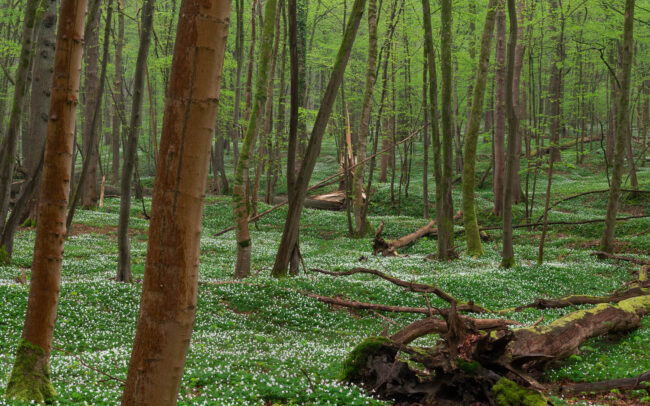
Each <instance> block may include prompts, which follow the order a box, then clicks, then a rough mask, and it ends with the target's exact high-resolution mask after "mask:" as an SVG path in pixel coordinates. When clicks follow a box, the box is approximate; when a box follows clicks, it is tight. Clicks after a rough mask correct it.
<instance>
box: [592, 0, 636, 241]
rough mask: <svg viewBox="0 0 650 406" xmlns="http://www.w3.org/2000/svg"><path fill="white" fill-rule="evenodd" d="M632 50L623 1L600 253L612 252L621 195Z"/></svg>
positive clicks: (630, 1)
mask: <svg viewBox="0 0 650 406" xmlns="http://www.w3.org/2000/svg"><path fill="white" fill-rule="evenodd" d="M633 46H634V0H626V1H625V20H624V25H623V42H622V46H621V73H620V83H621V88H620V91H619V99H618V109H617V112H618V117H617V124H616V150H615V154H614V168H613V170H612V181H611V185H610V192H609V199H608V201H607V216H606V220H605V228H604V229H603V236H602V238H601V240H600V250H601V251H605V252H609V253H610V254H611V253H612V252H613V251H614V229H615V227H616V212H617V211H618V199H619V197H620V194H621V178H622V176H623V159H624V154H625V143H626V138H627V137H629V136H630V129H629V125H630V118H629V111H628V110H629V106H630V82H631V76H632V73H631V71H632V56H633V52H634V49H633Z"/></svg>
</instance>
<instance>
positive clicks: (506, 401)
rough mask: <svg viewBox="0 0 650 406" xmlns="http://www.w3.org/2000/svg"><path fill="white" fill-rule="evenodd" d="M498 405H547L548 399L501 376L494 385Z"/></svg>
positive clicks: (493, 390)
mask: <svg viewBox="0 0 650 406" xmlns="http://www.w3.org/2000/svg"><path fill="white" fill-rule="evenodd" d="M492 393H493V394H494V398H495V400H496V403H497V405H498V406H546V405H547V404H548V401H547V400H546V398H545V397H544V396H543V395H542V394H540V393H538V392H533V391H530V390H528V389H526V388H524V387H521V386H519V385H517V384H516V383H514V382H513V381H511V380H510V379H508V378H501V379H499V381H497V383H496V384H495V385H494V386H493V387H492Z"/></svg>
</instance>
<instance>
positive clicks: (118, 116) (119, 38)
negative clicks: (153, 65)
mask: <svg viewBox="0 0 650 406" xmlns="http://www.w3.org/2000/svg"><path fill="white" fill-rule="evenodd" d="M123 49H124V0H118V1H117V35H116V36H115V79H114V81H113V100H114V104H113V125H112V128H111V130H112V135H111V147H112V164H111V169H112V178H113V179H112V180H113V183H114V184H117V183H118V182H119V180H120V143H121V141H122V119H123V118H124V115H125V107H124V90H123V87H124V84H123V83H122V76H123V75H122V72H123V69H124V68H123V66H122V63H123V62H122V61H123V58H122V50H123Z"/></svg>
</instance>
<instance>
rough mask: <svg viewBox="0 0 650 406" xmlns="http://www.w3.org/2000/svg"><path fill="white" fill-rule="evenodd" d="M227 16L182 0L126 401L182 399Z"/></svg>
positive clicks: (212, 3) (212, 0)
mask: <svg viewBox="0 0 650 406" xmlns="http://www.w3.org/2000/svg"><path fill="white" fill-rule="evenodd" d="M229 22H230V1H220V0H209V1H206V0H202V1H198V0H183V3H182V5H181V9H180V18H179V21H178V28H177V35H176V45H175V49H174V59H173V61H172V70H171V75H170V82H169V88H168V89H167V102H166V106H165V117H164V121H163V129H162V137H161V141H160V152H159V154H160V155H159V159H158V170H157V172H156V180H155V186H154V195H153V201H152V207H151V223H150V226H149V244H148V249H147V260H146V265H145V275H144V281H143V285H142V301H141V303H140V313H139V315H138V324H137V329H136V333H135V342H134V345H133V352H132V354H131V361H130V363H129V372H128V374H127V379H126V386H125V388H124V395H123V397H122V404H123V405H135V404H138V405H175V404H176V400H177V396H178V390H179V387H180V383H181V376H182V373H183V368H184V366H185V358H186V356H187V349H188V347H189V343H190V337H191V335H192V327H193V325H194V316H195V311H196V297H197V288H198V265H199V243H200V237H201V214H202V212H203V197H204V195H205V188H206V184H207V175H208V162H209V159H210V143H211V141H212V137H213V131H214V125H215V120H216V115H217V105H218V102H219V86H220V82H221V71H222V67H223V58H224V53H225V46H226V37H227V35H228V25H229Z"/></svg>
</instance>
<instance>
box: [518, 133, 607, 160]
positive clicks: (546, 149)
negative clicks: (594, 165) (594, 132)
mask: <svg viewBox="0 0 650 406" xmlns="http://www.w3.org/2000/svg"><path fill="white" fill-rule="evenodd" d="M600 140H601V137H598V136H596V137H582V139H577V140H572V141H569V142H567V143H565V144H562V145H559V146H556V147H555V149H557V150H559V151H563V150H565V149H569V148H571V147H573V146H575V145H576V144H577V143H578V142H580V141H582V142H596V141H600ZM552 148H553V146H552V145H551V146H549V147H544V148H542V149H539V150H537V149H533V150H531V151H530V153H529V154H528V155H525V154H522V155H525V157H526V158H528V159H530V158H535V157H537V156H539V155H546V154H548V153H549V152H550V151H551V149H552Z"/></svg>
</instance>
